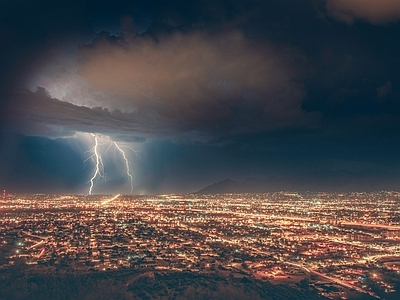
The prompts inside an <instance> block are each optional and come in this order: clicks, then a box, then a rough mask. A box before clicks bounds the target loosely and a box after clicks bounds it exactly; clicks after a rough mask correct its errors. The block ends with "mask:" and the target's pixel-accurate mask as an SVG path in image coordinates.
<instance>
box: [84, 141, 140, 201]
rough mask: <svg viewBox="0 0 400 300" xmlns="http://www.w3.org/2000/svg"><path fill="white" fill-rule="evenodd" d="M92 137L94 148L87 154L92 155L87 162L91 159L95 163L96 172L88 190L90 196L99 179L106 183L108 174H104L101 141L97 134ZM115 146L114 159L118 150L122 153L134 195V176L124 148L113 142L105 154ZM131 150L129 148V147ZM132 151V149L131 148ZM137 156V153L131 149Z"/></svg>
mask: <svg viewBox="0 0 400 300" xmlns="http://www.w3.org/2000/svg"><path fill="white" fill-rule="evenodd" d="M91 136H93V137H94V146H93V148H92V149H90V150H89V151H87V153H90V154H91V155H90V156H89V157H88V158H87V159H86V160H85V162H86V161H87V160H89V159H91V160H92V161H93V163H94V172H93V175H92V177H91V178H90V180H89V183H90V186H89V189H88V194H89V195H91V194H92V192H93V189H94V186H95V182H96V180H97V179H99V178H102V179H104V180H105V181H106V179H107V178H106V174H105V172H104V164H103V158H102V154H101V153H100V150H99V146H100V144H99V139H98V136H97V135H95V134H91ZM112 146H114V147H115V149H114V157H115V151H116V150H118V151H119V152H120V153H121V156H122V159H123V161H124V164H125V168H126V170H125V172H126V176H127V177H128V178H129V182H130V187H131V189H130V193H131V194H132V192H133V176H132V174H131V170H130V164H129V160H128V158H127V156H126V153H125V151H124V150H123V149H122V147H123V146H120V145H118V144H117V143H116V142H111V143H110V145H109V146H108V148H107V150H106V151H105V152H104V153H107V152H108V150H109V149H110V148H111V147H112ZM128 148H129V147H128ZM129 149H131V148H129ZM131 150H132V151H133V152H134V153H135V154H136V155H137V153H136V151H135V150H133V149H131Z"/></svg>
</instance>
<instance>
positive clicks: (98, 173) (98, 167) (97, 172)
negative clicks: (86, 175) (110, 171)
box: [85, 134, 105, 195]
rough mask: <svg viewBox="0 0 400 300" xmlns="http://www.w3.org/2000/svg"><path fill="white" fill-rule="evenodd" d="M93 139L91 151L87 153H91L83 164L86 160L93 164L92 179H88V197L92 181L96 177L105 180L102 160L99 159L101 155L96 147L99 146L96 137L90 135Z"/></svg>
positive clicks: (90, 192)
mask: <svg viewBox="0 0 400 300" xmlns="http://www.w3.org/2000/svg"><path fill="white" fill-rule="evenodd" d="M91 135H92V136H93V137H94V146H93V148H92V149H91V150H89V151H87V152H88V153H92V155H90V156H89V157H88V158H87V159H85V162H86V161H87V160H88V159H92V160H93V161H94V162H95V169H94V173H93V176H92V178H90V187H89V191H88V193H89V195H91V194H92V190H93V186H94V180H95V179H96V178H97V177H101V178H104V179H105V176H104V165H103V159H102V158H101V155H100V153H99V151H98V146H99V141H98V138H97V135H95V134H91Z"/></svg>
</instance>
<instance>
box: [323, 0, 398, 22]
mask: <svg viewBox="0 0 400 300" xmlns="http://www.w3.org/2000/svg"><path fill="white" fill-rule="evenodd" d="M326 5H327V9H328V11H329V12H330V13H331V14H332V15H333V16H334V17H336V18H337V19H339V20H341V21H344V22H347V23H353V22H354V20H355V19H362V20H366V21H368V22H370V23H372V24H384V23H388V22H393V21H397V20H398V19H399V18H400V1H398V0H328V1H327V4H326Z"/></svg>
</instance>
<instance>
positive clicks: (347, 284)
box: [180, 225, 380, 299]
mask: <svg viewBox="0 0 400 300" xmlns="http://www.w3.org/2000/svg"><path fill="white" fill-rule="evenodd" d="M180 227H183V228H185V229H186V230H191V231H195V232H197V233H200V234H202V235H204V236H209V237H212V238H214V239H216V240H220V241H223V242H226V243H228V244H233V245H237V243H235V242H232V241H231V240H229V239H226V238H223V237H222V236H218V235H216V234H211V233H208V232H204V231H202V230H200V229H198V228H191V227H189V226H187V225H180ZM248 248H249V249H251V250H253V251H254V252H257V253H259V254H263V255H270V254H271V253H269V252H264V251H262V250H259V249H257V248H255V247H251V246H248ZM279 260H280V261H281V262H282V263H284V264H288V265H292V266H295V267H298V268H301V269H303V270H305V271H306V272H307V273H312V274H315V275H318V276H321V277H323V278H325V279H328V280H329V281H331V282H335V283H337V284H339V285H341V286H344V287H346V288H349V289H354V290H356V291H358V292H360V293H364V294H369V295H371V296H372V297H375V298H378V299H380V297H378V296H377V295H375V294H374V293H372V292H368V291H365V290H363V289H362V288H359V287H358V286H355V285H352V284H349V283H346V282H345V281H343V280H340V279H337V278H335V277H330V276H327V275H325V274H322V273H320V272H317V271H314V270H312V269H309V268H307V267H304V266H303V265H300V264H296V263H292V262H288V261H283V260H282V259H279Z"/></svg>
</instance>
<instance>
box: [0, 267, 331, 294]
mask: <svg viewBox="0 0 400 300" xmlns="http://www.w3.org/2000/svg"><path fill="white" fill-rule="evenodd" d="M23 274H24V275H23ZM0 299H7V300H8V299H43V300H45V299H52V300H53V299H59V300H62V299H199V300H200V299H249V300H250V299H251V300H257V299H271V300H272V299H274V300H279V299H282V300H283V299H294V300H296V299H311V300H312V299H326V298H323V297H320V296H318V295H317V294H316V292H315V290H312V289H311V288H309V287H307V286H302V287H300V286H299V287H298V288H293V287H289V286H286V285H273V284H270V283H268V282H261V281H256V280H253V279H248V278H242V279H237V278H222V277H218V276H215V275H201V274H193V273H190V272H178V273H174V272H156V271H155V272H153V271H149V272H145V273H143V272H142V273H140V272H139V271H115V272H113V271H109V272H104V273H97V272H94V273H86V274H33V273H30V274H29V273H23V272H22V273H21V272H18V273H17V272H9V270H8V271H7V272H5V271H4V270H3V271H0Z"/></svg>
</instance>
